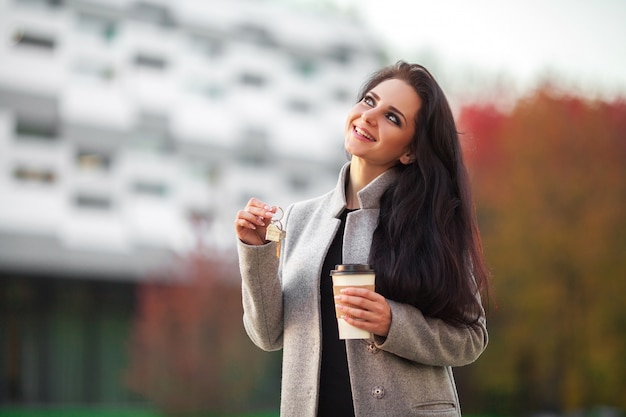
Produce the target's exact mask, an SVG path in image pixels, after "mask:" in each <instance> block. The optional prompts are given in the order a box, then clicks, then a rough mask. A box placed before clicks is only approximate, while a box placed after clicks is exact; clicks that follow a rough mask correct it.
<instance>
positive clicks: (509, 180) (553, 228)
mask: <svg viewBox="0 0 626 417" xmlns="http://www.w3.org/2000/svg"><path fill="white" fill-rule="evenodd" d="M459 127H460V130H461V131H462V132H463V138H464V139H463V140H464V145H465V156H466V160H467V163H468V166H469V170H470V173H471V177H472V184H473V190H474V195H475V200H476V205H477V213H478V217H479V223H480V227H481V232H482V237H483V244H484V248H485V254H486V257H487V261H488V264H489V265H490V267H491V269H492V272H493V274H494V287H495V295H496V300H497V303H498V306H499V307H498V308H497V309H496V310H495V311H492V313H491V314H490V317H489V322H490V336H491V342H490V346H489V348H488V349H487V351H486V352H485V354H484V356H483V357H482V358H481V359H480V360H479V361H478V362H477V364H476V365H474V366H473V367H472V368H471V373H472V375H474V376H475V377H474V378H473V380H475V381H478V382H479V383H480V384H481V392H482V394H481V395H482V397H481V398H482V400H483V401H488V400H489V398H492V399H493V400H494V401H495V400H496V399H497V400H499V402H500V403H503V404H508V405H509V408H508V409H500V410H496V411H505V412H521V411H532V410H538V409H553V410H572V409H576V408H581V407H591V406H594V405H598V404H604V405H611V406H617V407H623V408H624V407H626V397H625V396H624V395H623V391H624V387H625V384H624V381H625V380H626V361H624V359H623V358H624V357H625V355H626V332H624V328H625V327H624V325H625V324H626V304H625V303H624V299H623V297H624V294H625V293H626V280H625V279H624V278H625V273H624V271H625V270H626V216H625V214H626V211H625V207H626V102H624V101H623V100H616V101H613V102H603V101H590V100H585V99H583V98H580V97H572V96H566V95H562V94H557V93H556V92H555V91H554V90H552V89H551V88H550V87H549V86H544V87H543V88H541V89H539V90H538V91H536V92H534V93H533V94H531V95H530V96H528V97H527V98H525V99H523V100H520V101H519V102H518V103H517V105H516V106H515V107H514V109H513V110H512V111H511V112H510V113H508V114H506V113H503V112H500V111H498V110H497V109H496V107H495V106H492V105H471V106H467V107H466V108H464V109H463V110H462V111H461V114H460V117H459ZM501 400H506V401H504V402H502V401H501Z"/></svg>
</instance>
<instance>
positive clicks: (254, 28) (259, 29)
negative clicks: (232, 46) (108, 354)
mask: <svg viewBox="0 0 626 417" xmlns="http://www.w3.org/2000/svg"><path fill="white" fill-rule="evenodd" d="M235 36H236V37H238V38H239V39H242V40H244V41H247V42H251V43H254V44H256V45H259V46H266V47H275V46H277V42H276V40H275V39H274V37H273V36H272V34H271V33H270V32H269V31H268V30H267V29H266V28H265V27H263V26H259V25H257V24H254V23H243V24H241V25H239V26H238V27H237V28H236V29H235Z"/></svg>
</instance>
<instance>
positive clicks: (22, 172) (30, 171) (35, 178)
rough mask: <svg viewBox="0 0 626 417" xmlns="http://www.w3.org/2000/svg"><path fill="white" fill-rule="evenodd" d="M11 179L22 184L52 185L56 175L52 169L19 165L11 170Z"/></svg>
mask: <svg viewBox="0 0 626 417" xmlns="http://www.w3.org/2000/svg"><path fill="white" fill-rule="evenodd" d="M13 178H15V179H16V180H18V181H20V182H23V183H36V184H53V183H54V182H55V181H56V174H55V172H54V171H53V170H52V169H48V168H36V167H29V166H23V165H20V166H16V167H15V169H14V170H13Z"/></svg>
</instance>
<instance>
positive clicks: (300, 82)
mask: <svg viewBox="0 0 626 417" xmlns="http://www.w3.org/2000/svg"><path fill="white" fill-rule="evenodd" d="M380 63H381V58H380V51H379V50H378V48H377V46H376V43H375V42H374V41H373V40H372V39H371V38H370V37H369V35H368V32H367V30H366V29H364V28H361V27H360V26H359V25H358V23H357V22H355V21H353V20H351V19H349V18H347V17H345V16H339V15H334V14H332V13H329V12H326V13H322V12H319V11H318V12H315V13H312V12H305V11H303V10H299V11H298V10H292V9H289V8H288V7H287V6H285V5H281V4H278V3H276V2H268V1H260V0H259V1H243V0H219V1H218V0H177V1H161V0H149V1H148V0H139V1H131V0H0V409H1V408H2V406H3V404H9V405H11V404H14V405H26V406H32V405H36V404H40V405H41V404H43V405H54V406H59V405H64V404H85V403H86V404H125V403H128V402H133V401H135V400H136V399H137V398H136V397H134V396H133V394H132V393H130V392H128V390H127V389H126V388H125V387H124V385H123V383H122V379H121V376H120V375H121V374H122V371H123V369H125V366H126V357H127V355H126V354H125V352H126V350H125V349H126V348H127V344H126V340H127V337H128V332H129V329H130V323H131V318H132V314H133V310H134V308H135V302H136V301H135V300H136V298H135V289H136V288H137V285H138V284H137V283H138V282H140V281H142V280H143V279H144V278H145V277H147V276H149V271H151V270H155V269H159V268H164V267H167V266H168V265H170V264H172V260H173V259H176V257H177V256H178V255H181V254H185V253H186V252H188V251H190V250H191V249H193V248H194V247H196V246H195V245H196V244H197V242H198V239H200V238H202V239H204V241H205V244H206V245H207V246H209V247H213V248H217V249H225V250H231V249H233V247H234V243H235V234H234V230H233V221H234V217H235V214H236V211H237V210H238V209H240V208H242V207H243V206H244V205H245V203H246V202H247V201H248V199H249V198H250V197H251V196H256V197H259V198H261V199H264V200H265V201H267V202H268V203H270V204H272V205H281V206H283V207H286V206H287V205H288V204H289V203H291V202H294V201H296V200H300V199H303V198H308V197H313V196H315V195H318V194H321V193H322V192H325V191H327V190H329V189H330V188H331V187H333V186H334V184H335V181H336V177H337V173H338V169H339V167H340V166H341V165H342V164H343V162H344V161H345V160H346V158H345V155H344V152H343V128H344V120H345V117H346V114H347V111H348V110H349V108H350V107H351V106H352V102H353V101H354V99H355V98H356V93H357V90H358V88H359V87H360V85H361V83H362V82H363V80H364V78H365V77H366V76H367V75H368V74H369V73H370V72H372V71H373V70H375V69H376V68H377V67H378V66H379V65H380Z"/></svg>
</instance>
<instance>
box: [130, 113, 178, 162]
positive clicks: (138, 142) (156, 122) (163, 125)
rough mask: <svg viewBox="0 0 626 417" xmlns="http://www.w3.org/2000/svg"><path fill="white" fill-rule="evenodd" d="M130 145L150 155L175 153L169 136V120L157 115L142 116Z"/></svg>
mask: <svg viewBox="0 0 626 417" xmlns="http://www.w3.org/2000/svg"><path fill="white" fill-rule="evenodd" d="M130 145H131V147H132V148H135V149H139V150H142V151H146V152H149V153H157V154H163V153H168V152H171V151H173V148H174V143H173V141H172V138H171V137H170V135H169V128H168V120H167V118H166V117H165V116H162V115H156V114H147V113H144V114H142V115H141V116H140V117H139V123H138V125H137V127H136V128H135V132H134V133H133V135H132V138H131V141H130Z"/></svg>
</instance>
